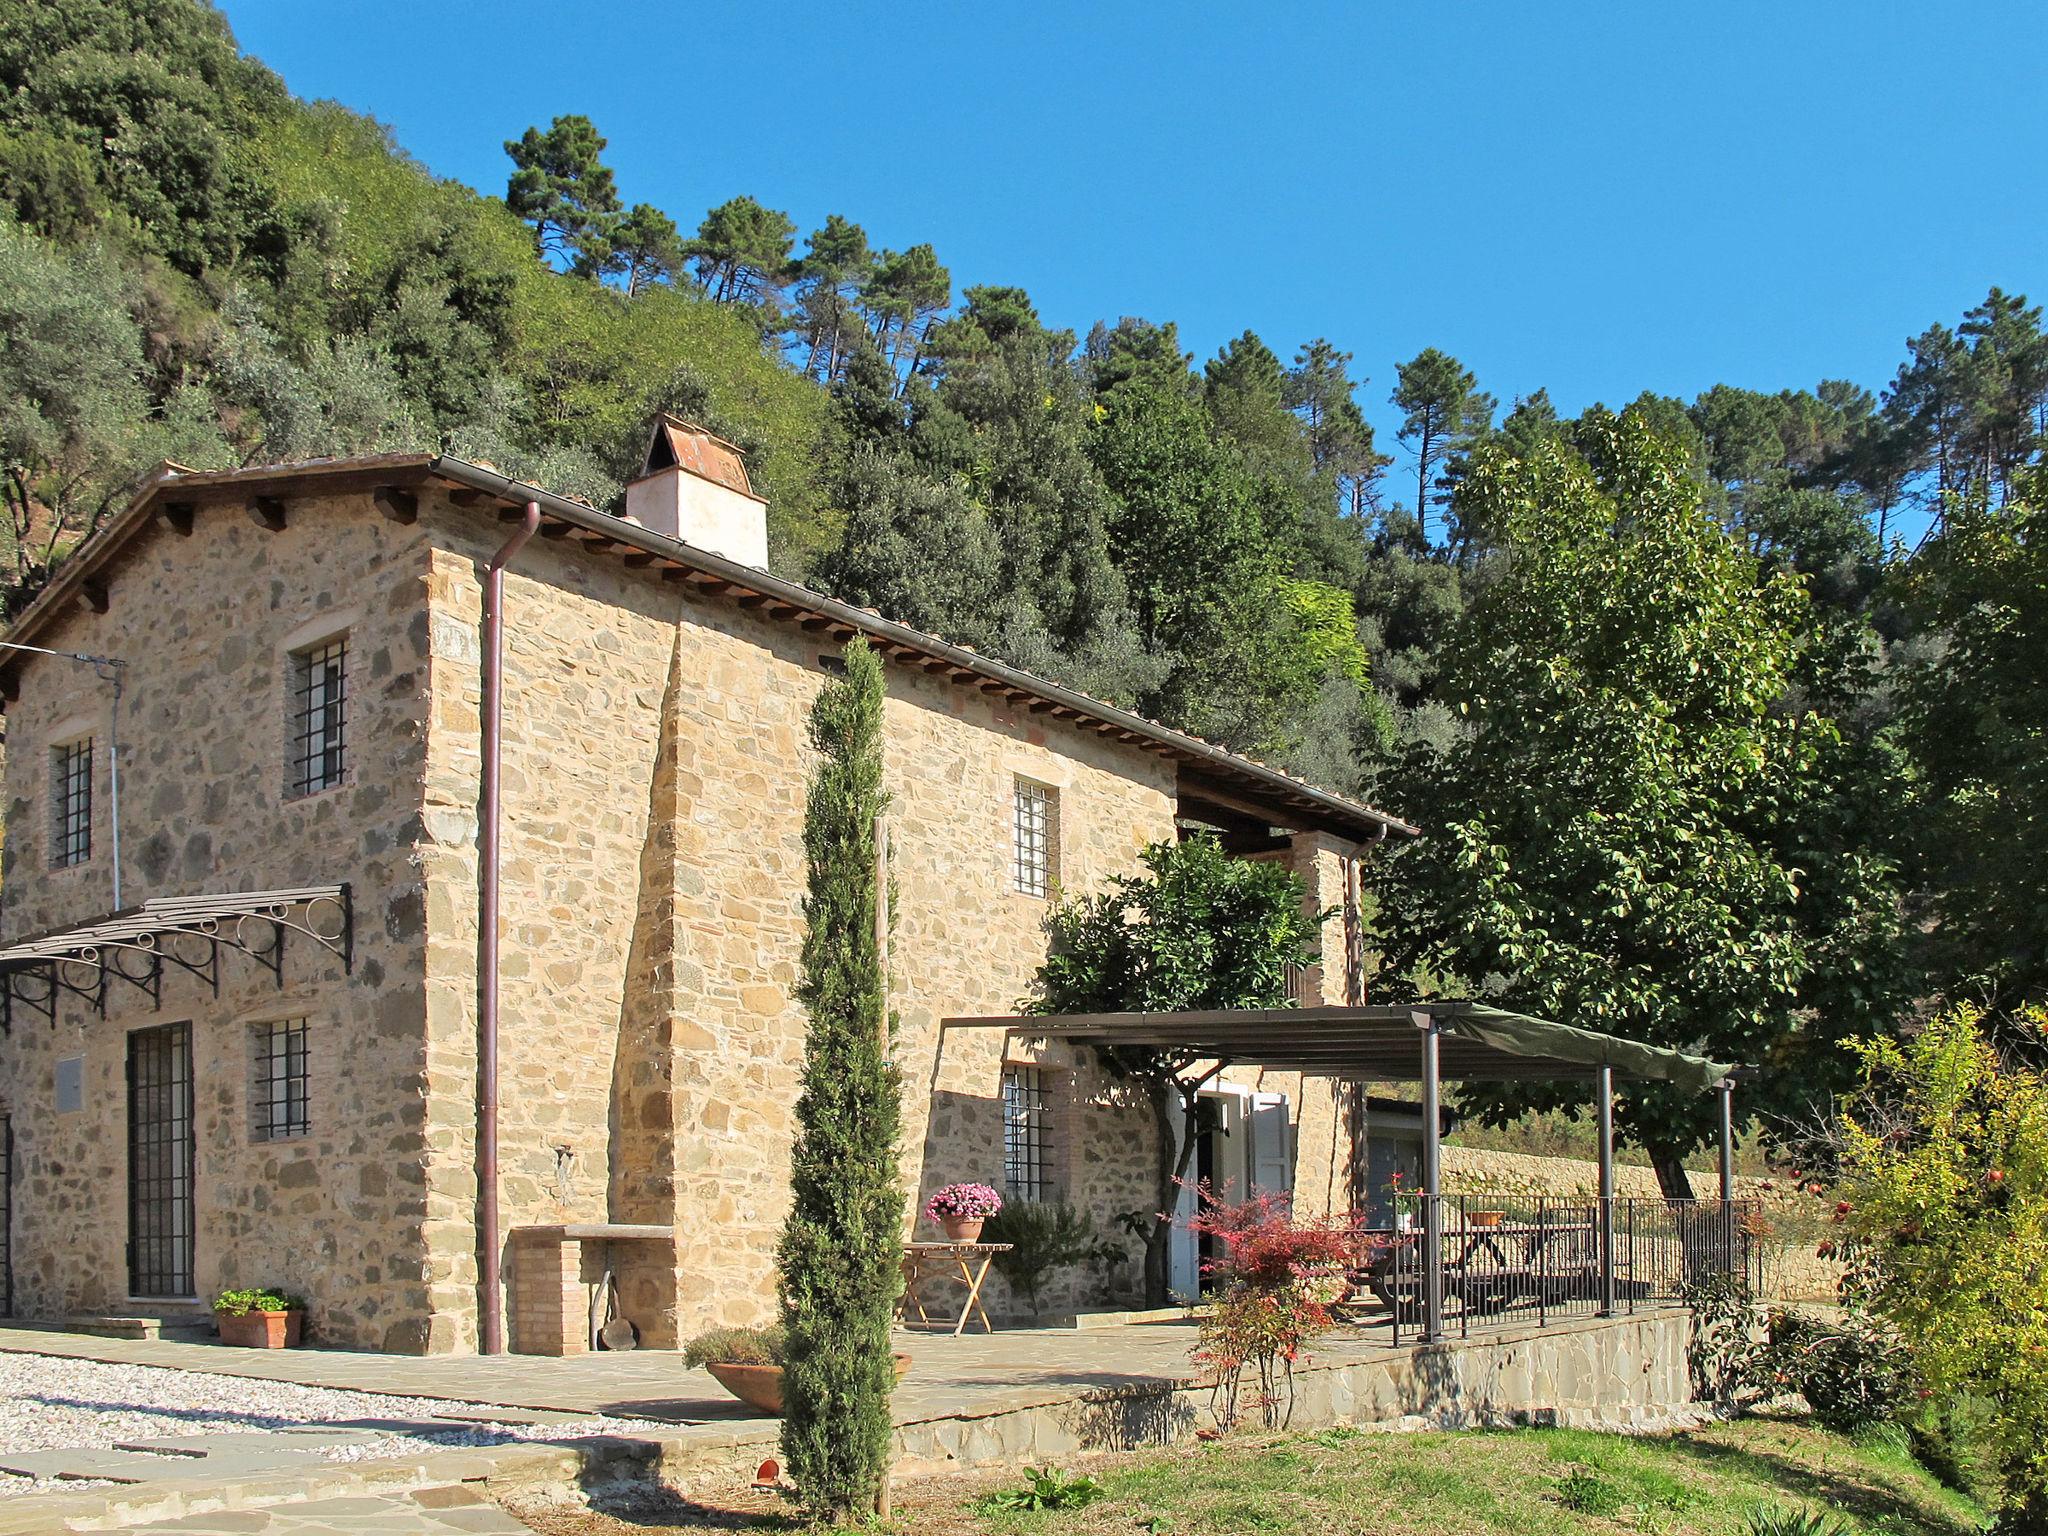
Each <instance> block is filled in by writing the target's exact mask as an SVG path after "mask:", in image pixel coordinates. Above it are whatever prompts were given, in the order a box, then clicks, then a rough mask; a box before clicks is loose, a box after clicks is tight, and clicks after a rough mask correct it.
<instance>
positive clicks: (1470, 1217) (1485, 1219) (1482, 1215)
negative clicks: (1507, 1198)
mask: <svg viewBox="0 0 2048 1536" xmlns="http://www.w3.org/2000/svg"><path fill="white" fill-rule="evenodd" d="M1507 1214H1508V1213H1507V1212H1506V1211H1468V1212H1466V1213H1465V1220H1466V1221H1467V1222H1469V1223H1470V1224H1471V1225H1473V1226H1475V1227H1497V1226H1499V1225H1500V1224H1501V1223H1502V1222H1503V1221H1505V1220H1506V1219H1507Z"/></svg>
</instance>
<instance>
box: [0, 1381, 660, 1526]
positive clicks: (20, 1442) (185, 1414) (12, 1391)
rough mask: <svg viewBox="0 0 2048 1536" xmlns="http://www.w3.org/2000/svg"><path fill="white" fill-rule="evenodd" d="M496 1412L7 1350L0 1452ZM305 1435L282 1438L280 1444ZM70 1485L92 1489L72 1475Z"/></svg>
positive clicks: (444, 1438)
mask: <svg viewBox="0 0 2048 1536" xmlns="http://www.w3.org/2000/svg"><path fill="white" fill-rule="evenodd" d="M493 1411H494V1409H493V1407H492V1405H490V1404H488V1403H467V1402H456V1401H450V1400H447V1399H441V1398H420V1397H392V1396H387V1395H385V1394H382V1393H376V1392H345V1391H341V1390H339V1389H336V1388H333V1387H302V1386H296V1385H293V1384H292V1383H289V1382H278V1381H258V1380H255V1379H252V1378H250V1377H245V1376H217V1375H214V1374H212V1373H211V1372H207V1371H176V1370H167V1369H165V1368H163V1367H160V1366H153V1365H108V1364H105V1363H103V1362H100V1361H95V1360H74V1359H69V1358H65V1357H62V1356H57V1355H35V1354H14V1353H0V1452H20V1451H40V1450H62V1449H69V1448H77V1447H92V1448H100V1449H104V1448H108V1447H111V1446H112V1445H114V1444H115V1443H116V1442H118V1441H134V1440H156V1439H163V1438H165V1437H167V1436H188V1435H210V1434H246V1433H249V1432H251V1431H260V1430H282V1429H291V1428H298V1427H302V1426H308V1425H312V1426H317V1425H320V1424H327V1423H334V1422H336V1421H340V1420H347V1419H427V1418H431V1417H433V1416H434V1415H436V1414H441V1413H461V1414H464V1415H478V1414H482V1415H488V1414H490V1413H492V1412H493ZM673 1427H674V1426H672V1425H662V1424H657V1423H652V1422H650V1421H648V1420H644V1419H617V1418H610V1417H606V1416H604V1415H600V1414H591V1415H587V1416H579V1417H577V1418H576V1419H574V1420H573V1421H569V1422H563V1423H554V1424H517V1423H504V1422H493V1423H489V1424H458V1423H450V1424H448V1425H446V1426H445V1427H443V1426H439V1425H437V1426H434V1427H433V1428H431V1429H428V1428H424V1427H423V1428H421V1429H419V1430H408V1431H402V1432H384V1431H379V1432H378V1434H379V1438H378V1439H377V1440H376V1441H374V1442H373V1443H371V1444H368V1445H329V1446H324V1447H322V1446H319V1445H318V1443H317V1441H312V1438H311V1437H306V1439H307V1441H308V1442H310V1443H306V1444H305V1447H304V1448H305V1449H306V1450H307V1451H308V1452H313V1453H316V1454H318V1455H320V1456H322V1457H323V1458H324V1459H326V1460H329V1461H361V1460H365V1459H368V1458H372V1457H378V1456H397V1455H402V1454H404V1453H406V1452H409V1451H419V1450H422V1449H441V1448H445V1447H450V1446H463V1447H475V1446H490V1445H503V1444H505V1443H506V1442H508V1441H513V1440H565V1439H577V1438H581V1437H583V1436H586V1435H645V1434H649V1433H659V1432H660V1431H662V1430H664V1429H672V1428H673ZM299 1439H300V1437H298V1436H290V1437H285V1441H284V1443H287V1444H288V1443H290V1442H293V1441H298V1440H299ZM45 1481H46V1480H44V1479H30V1478H25V1477H7V1478H0V1494H5V1493H27V1492H32V1491H35V1490H36V1488H37V1486H38V1485H40V1484H42V1483H44V1482H45ZM63 1486H64V1487H67V1488H78V1487H83V1486H86V1485H85V1484H83V1483H79V1482H66V1483H64V1484H63Z"/></svg>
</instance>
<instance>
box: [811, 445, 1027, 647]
mask: <svg viewBox="0 0 2048 1536" xmlns="http://www.w3.org/2000/svg"><path fill="white" fill-rule="evenodd" d="M839 499H840V501H841V503H842V504H843V505H844V506H846V507H847V509H848V511H847V522H846V537H845V538H844V539H843V540H842V541H841V542H840V544H839V546H838V548H836V549H834V550H832V551H831V552H830V553H829V554H827V555H826V556H825V558H824V559H823V560H822V561H821V562H820V563H819V565H818V570H817V581H818V584H819V585H820V586H821V587H822V588H823V589H824V590H825V591H827V592H830V593H832V594H833V595H834V596H835V597H839V598H842V599H844V600H845V601H847V602H850V603H859V604H861V605H862V606H863V607H869V608H874V609H877V610H878V611H880V612H882V613H886V614H888V615H889V617H890V618H892V619H897V620H900V621H901V622H902V623H905V624H911V625H915V626H916V627H917V628H919V629H922V630H926V631H928V632H929V633H931V634H935V635H941V636H943V637H944V638H946V639H948V640H952V641H955V642H957V643H960V644H964V645H973V646H976V647H978V648H981V649H986V650H997V649H999V647H998V645H997V639H998V633H999V630H998V626H999V623H1000V619H1001V613H1002V600H1003V594H1002V592H1001V589H1000V587H999V585H998V581H997V566H998V554H997V549H996V540H995V535H994V533H993V532H992V531H991V529H990V527H989V521H988V518H987V516H986V514H985V513H984V512H983V510H982V509H981V508H980V507H978V506H976V505H975V504H974V503H973V502H972V501H970V500H969V499H968V497H967V496H966V494H965V493H964V492H963V491H962V490H961V489H960V487H959V486H957V485H949V484H942V483H939V482H936V481H933V480H929V479H926V478H924V477H922V476H919V475H917V474H915V473H912V472H910V471H907V470H906V469H905V468H903V467H902V466H901V465H900V464H899V463H898V462H897V461H895V460H893V459H890V458H887V457H885V456H883V455H881V454H877V453H875V452H873V451H862V452H858V453H856V454H855V455H853V457H852V458H851V459H850V460H849V462H848V464H847V468H846V474H845V479H844V481H843V483H842V484H841V486H840V489H839ZM1003 654H1007V652H1003Z"/></svg>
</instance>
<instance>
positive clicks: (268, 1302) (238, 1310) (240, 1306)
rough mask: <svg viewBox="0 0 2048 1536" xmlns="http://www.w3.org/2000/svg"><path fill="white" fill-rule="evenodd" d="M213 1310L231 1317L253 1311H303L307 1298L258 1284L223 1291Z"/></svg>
mask: <svg viewBox="0 0 2048 1536" xmlns="http://www.w3.org/2000/svg"><path fill="white" fill-rule="evenodd" d="M213 1310H214V1311H216V1312H225V1313H227V1315H228V1316H229V1317H246V1316H248V1315H249V1314H250V1313H251V1312H303V1311H305V1310H306V1298H305V1297H303V1296H298V1295H294V1294H293V1293H292V1292H290V1291H279V1290H272V1289H270V1288H269V1287H267V1286H257V1287H253V1288H251V1289H248V1290H240V1291H222V1292H221V1293H220V1294H219V1295H218V1296H216V1297H214V1298H213Z"/></svg>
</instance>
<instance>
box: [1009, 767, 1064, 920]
mask: <svg viewBox="0 0 2048 1536" xmlns="http://www.w3.org/2000/svg"><path fill="white" fill-rule="evenodd" d="M1015 806H1016V810H1015V822H1016V824H1015V829H1014V830H1015V837H1014V850H1015V851H1014V857H1013V859H1012V865H1013V869H1014V878H1015V881H1016V886H1017V889H1018V890H1019V891H1021V892H1022V893H1023V894H1024V895H1026V896H1050V895H1051V894H1052V888H1053V883H1054V882H1055V881H1056V880H1058V879H1059V873H1060V871H1059V825H1060V823H1059V814H1060V799H1059V791H1058V790H1055V789H1048V788H1046V787H1045V785H1043V784H1034V783H1032V782H1031V781H1030V780H1029V779H1019V780H1017V786H1016V798H1015Z"/></svg>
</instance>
